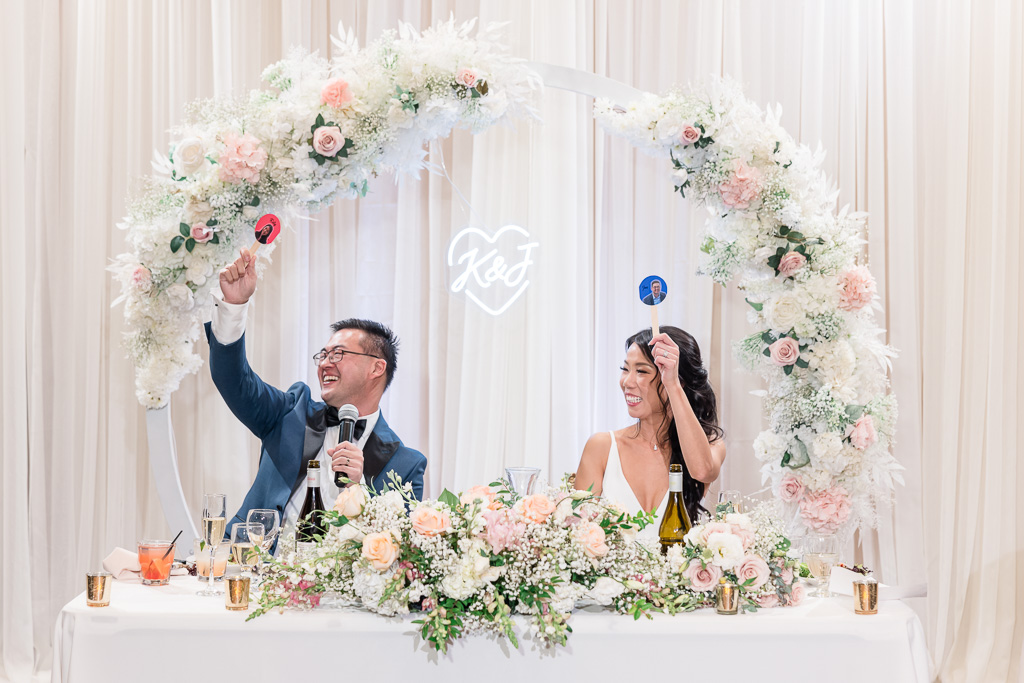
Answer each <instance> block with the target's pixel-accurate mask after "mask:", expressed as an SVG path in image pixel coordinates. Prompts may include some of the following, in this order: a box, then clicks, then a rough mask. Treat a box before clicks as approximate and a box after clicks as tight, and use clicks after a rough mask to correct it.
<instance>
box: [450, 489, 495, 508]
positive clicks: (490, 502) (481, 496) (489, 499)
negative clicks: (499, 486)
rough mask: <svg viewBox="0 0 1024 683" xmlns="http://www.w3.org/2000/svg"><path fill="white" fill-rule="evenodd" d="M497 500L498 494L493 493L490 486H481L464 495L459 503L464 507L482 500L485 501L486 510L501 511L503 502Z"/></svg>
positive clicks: (469, 490)
mask: <svg viewBox="0 0 1024 683" xmlns="http://www.w3.org/2000/svg"><path fill="white" fill-rule="evenodd" d="M497 498H498V494H496V493H495V492H494V491H492V490H491V487H490V486H485V485H480V486H474V487H473V488H471V489H468V490H467V491H466V492H465V493H463V494H462V497H461V498H459V502H460V503H462V504H463V505H469V504H470V503H472V502H473V501H474V500H480V501H483V504H484V509H485V510H500V509H501V501H500V500H498V499H497Z"/></svg>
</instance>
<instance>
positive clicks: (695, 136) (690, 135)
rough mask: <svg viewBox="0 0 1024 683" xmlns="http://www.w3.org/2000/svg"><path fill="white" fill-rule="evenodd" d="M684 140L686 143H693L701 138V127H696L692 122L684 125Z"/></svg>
mask: <svg viewBox="0 0 1024 683" xmlns="http://www.w3.org/2000/svg"><path fill="white" fill-rule="evenodd" d="M681 137H682V140H683V144H684V145H692V144H693V143H695V142H697V140H700V129H699V128H694V127H693V126H691V125H690V124H686V125H685V126H683V134H682V136H681Z"/></svg>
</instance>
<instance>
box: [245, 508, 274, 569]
mask: <svg viewBox="0 0 1024 683" xmlns="http://www.w3.org/2000/svg"><path fill="white" fill-rule="evenodd" d="M245 521H246V523H248V524H254V523H255V524H262V525H263V536H262V538H256V537H254V536H253V535H252V534H251V533H250V534H249V537H250V538H252V540H253V542H254V543H255V544H256V545H258V546H259V547H260V550H261V551H262V553H263V554H267V555H269V554H270V549H271V548H273V547H274V541H275V540H277V534H278V532H279V531H281V515H280V514H279V513H278V512H277V510H266V509H255V510H249V514H247V515H246V516H245ZM260 573H261V568H260V565H259V564H257V565H256V576H257V577H259V576H260Z"/></svg>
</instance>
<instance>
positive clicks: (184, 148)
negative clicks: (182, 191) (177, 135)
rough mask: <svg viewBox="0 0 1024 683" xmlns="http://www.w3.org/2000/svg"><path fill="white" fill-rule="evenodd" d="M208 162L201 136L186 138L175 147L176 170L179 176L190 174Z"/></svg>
mask: <svg viewBox="0 0 1024 683" xmlns="http://www.w3.org/2000/svg"><path fill="white" fill-rule="evenodd" d="M205 164H206V150H205V149H204V148H203V141H202V140H200V139H199V138H185V139H184V140H182V141H181V142H179V143H178V145H177V146H176V147H175V148H174V170H175V172H176V173H177V174H178V176H179V177H185V176H190V175H192V174H193V173H195V172H196V171H198V170H199V169H201V168H202V167H203V166H204V165H205Z"/></svg>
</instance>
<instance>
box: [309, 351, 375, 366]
mask: <svg viewBox="0 0 1024 683" xmlns="http://www.w3.org/2000/svg"><path fill="white" fill-rule="evenodd" d="M345 354H348V355H350V356H369V357H370V358H377V359H378V360H382V359H381V357H380V356H375V355H373V354H372V353H359V352H358V351H349V350H348V349H343V348H341V347H340V346H335V347H334V348H333V349H331V350H330V351H328V350H327V349H320V352H319V353H317V354H314V356H313V364H314V365H320V364H321V363H323V362H324V359H326V360H327V361H328V362H329V363H340V362H341V359H342V358H344V357H345Z"/></svg>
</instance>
